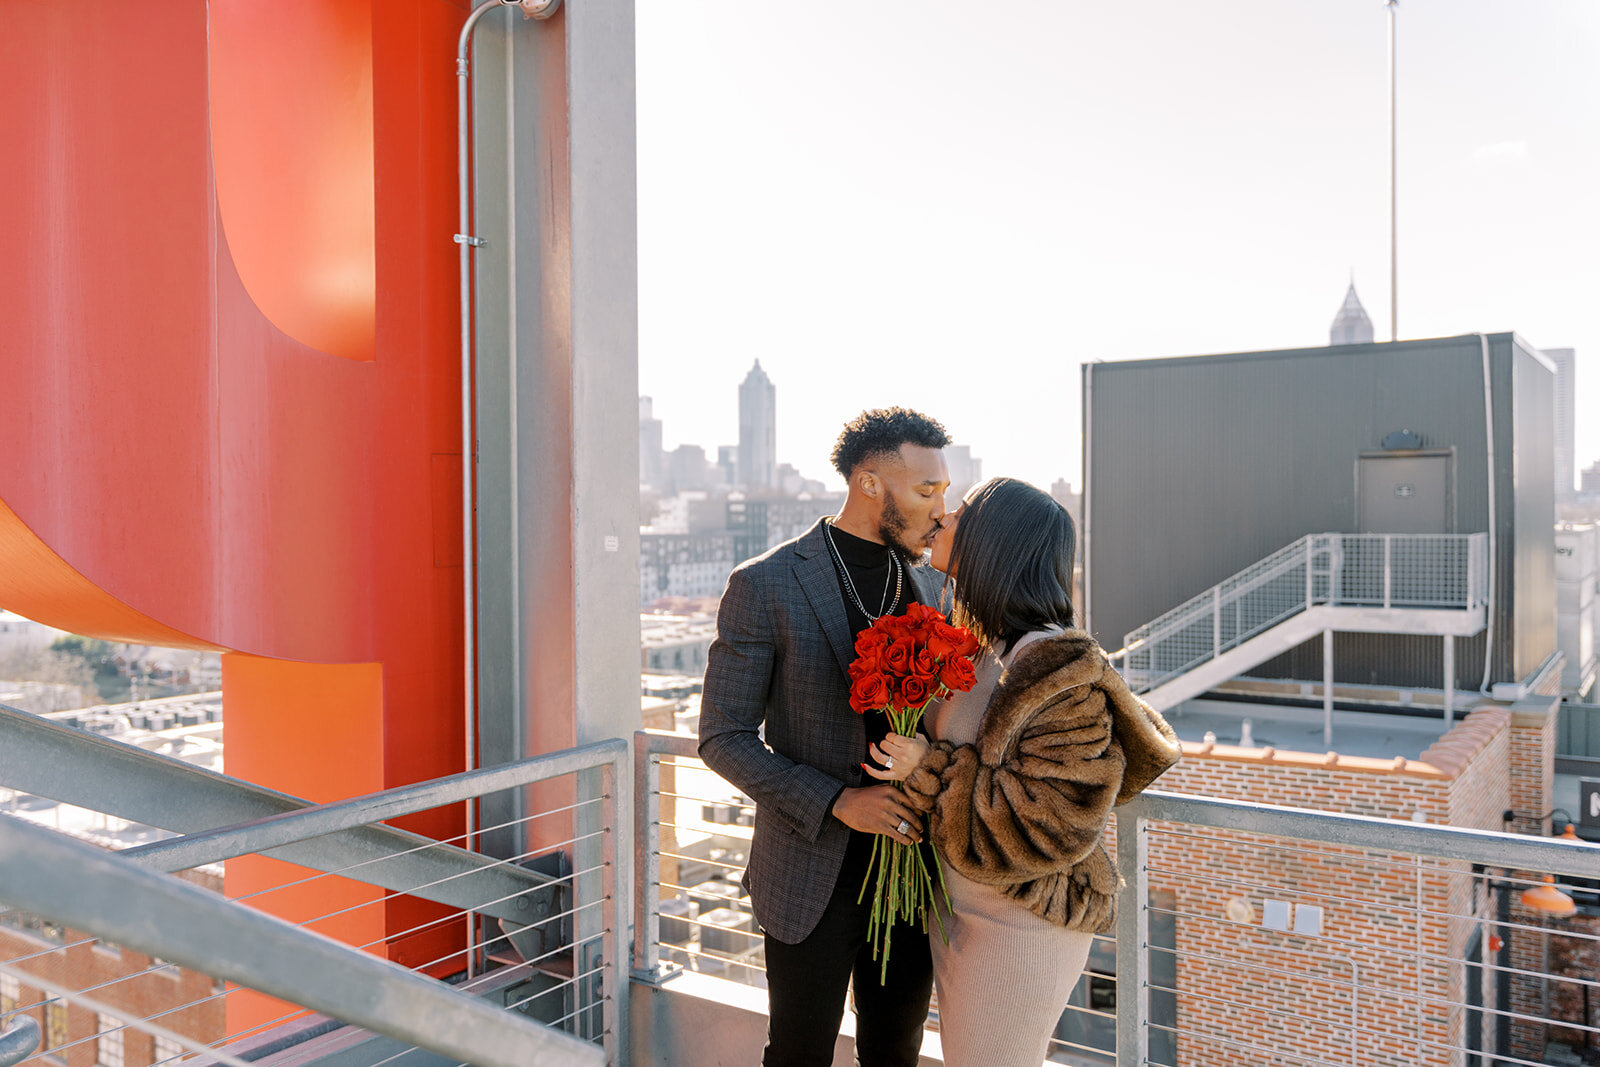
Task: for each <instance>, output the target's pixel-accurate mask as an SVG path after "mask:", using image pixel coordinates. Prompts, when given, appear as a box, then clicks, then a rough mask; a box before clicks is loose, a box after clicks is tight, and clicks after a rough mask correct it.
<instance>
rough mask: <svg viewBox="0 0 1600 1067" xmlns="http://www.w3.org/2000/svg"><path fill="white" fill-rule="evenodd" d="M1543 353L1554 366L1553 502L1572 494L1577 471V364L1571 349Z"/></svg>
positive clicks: (1548, 349) (1549, 350)
mask: <svg viewBox="0 0 1600 1067" xmlns="http://www.w3.org/2000/svg"><path fill="white" fill-rule="evenodd" d="M1544 354H1545V355H1547V356H1549V357H1550V361H1551V362H1552V363H1554V364H1555V365H1556V499H1557V500H1559V499H1561V498H1562V497H1567V496H1571V495H1572V475H1573V473H1574V472H1575V471H1576V469H1577V465H1578V460H1577V441H1576V440H1575V438H1574V432H1575V431H1574V426H1573V423H1574V422H1575V421H1576V420H1577V415H1578V409H1577V394H1576V391H1575V386H1576V384H1577V382H1576V377H1575V375H1576V370H1577V368H1576V363H1577V360H1576V359H1575V357H1574V353H1573V350H1572V349H1570V348H1547V349H1545V350H1544Z"/></svg>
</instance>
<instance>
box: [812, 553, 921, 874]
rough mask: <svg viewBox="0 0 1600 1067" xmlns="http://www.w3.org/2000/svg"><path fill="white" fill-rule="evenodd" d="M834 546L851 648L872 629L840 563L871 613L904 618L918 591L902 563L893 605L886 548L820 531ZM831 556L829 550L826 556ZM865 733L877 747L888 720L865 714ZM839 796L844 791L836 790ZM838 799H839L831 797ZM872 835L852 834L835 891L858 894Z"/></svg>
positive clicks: (892, 574)
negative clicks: (857, 604)
mask: <svg viewBox="0 0 1600 1067" xmlns="http://www.w3.org/2000/svg"><path fill="white" fill-rule="evenodd" d="M824 534H825V536H827V537H828V538H829V539H830V540H831V541H832V542H833V545H834V546H835V547H836V548H837V549H838V552H839V555H838V557H836V558H834V567H833V569H834V574H835V576H836V577H838V579H839V597H840V599H842V600H843V601H844V611H845V615H846V616H847V617H848V618H849V620H850V643H851V644H852V645H854V644H855V640H856V638H857V637H859V636H860V635H861V631H863V630H865V629H866V628H867V627H869V626H871V625H872V620H871V619H869V618H868V617H867V616H866V614H865V613H864V612H862V610H861V609H860V608H859V607H857V606H856V603H855V601H854V600H852V599H851V598H850V593H849V590H847V589H846V588H845V581H844V576H843V575H842V574H839V573H838V572H839V559H843V560H844V565H845V568H846V569H847V570H848V571H849V572H850V581H851V582H853V583H854V584H855V589H856V595H857V596H859V597H860V598H861V602H862V603H863V604H865V605H866V606H867V608H868V609H869V610H870V611H872V613H873V614H874V615H876V614H877V613H878V609H879V607H880V606H882V607H883V609H884V613H885V614H888V615H904V614H905V611H906V605H908V604H910V603H911V602H912V601H914V600H917V599H918V597H917V586H916V583H915V582H913V581H912V580H911V567H910V565H909V564H906V563H904V562H903V561H902V563H901V566H900V572H901V574H902V578H901V582H900V599H899V601H898V602H895V599H894V581H895V568H894V565H893V563H892V561H891V560H890V558H889V551H890V550H889V546H888V545H880V544H879V543H878V542H876V541H868V540H867V539H866V538H864V537H857V536H856V535H855V534H849V533H845V532H844V531H843V530H841V529H839V528H838V527H837V526H835V525H833V523H831V522H830V523H828V526H827V529H826V530H825V531H824ZM829 555H830V556H832V549H830V550H829ZM885 583H888V593H887V594H885V592H884V584H885ZM862 725H864V726H865V727H866V728H867V743H868V744H869V745H870V744H876V743H877V742H879V741H882V740H883V739H884V738H885V737H887V736H889V717H888V716H887V715H885V714H884V713H883V712H881V711H869V712H867V713H866V716H865V720H864V722H863V723H862ZM871 758H872V757H871V756H870V755H868V754H867V752H866V751H864V750H863V751H862V753H861V760H862V762H866V761H868V760H870V759H871ZM862 784H863V785H876V784H877V779H875V778H872V777H870V776H866V777H864V779H863V781H862ZM840 791H841V792H843V790H842V789H841V790H840ZM834 799H835V800H837V799H838V797H837V796H835V797H834ZM873 836H874V835H872V834H865V833H862V832H861V831H859V830H852V831H850V844H849V846H848V847H847V848H846V850H845V856H844V867H843V868H842V869H841V870H840V872H839V881H838V885H839V886H840V887H845V886H848V887H850V889H851V891H852V892H853V891H855V890H857V889H859V888H860V886H861V881H862V879H864V878H865V877H866V875H867V863H868V861H869V860H870V859H871V858H872V838H873Z"/></svg>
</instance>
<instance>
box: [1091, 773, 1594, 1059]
mask: <svg viewBox="0 0 1600 1067" xmlns="http://www.w3.org/2000/svg"><path fill="white" fill-rule="evenodd" d="M1117 854H1118V867H1119V873H1120V874H1121V876H1122V878H1123V880H1124V886H1123V888H1122V890H1121V891H1120V896H1119V900H1118V909H1119V916H1118V929H1117V938H1118V944H1119V951H1118V956H1117V970H1118V977H1117V984H1118V994H1119V996H1118V1001H1117V1007H1118V1012H1117V1014H1118V1059H1117V1063H1118V1065H1119V1067H1124V1065H1138V1067H1145V1065H1156V1067H1171V1065H1175V1064H1177V1063H1179V1062H1203V1063H1206V1064H1208V1065H1211V1064H1216V1065H1219V1067H1233V1065H1240V1067H1242V1065H1246V1064H1248V1065H1250V1067H1257V1065H1262V1064H1285V1065H1300V1064H1307V1065H1320V1064H1337V1065H1341V1067H1342V1065H1347V1064H1360V1065H1383V1067H1389V1065H1394V1067H1399V1065H1402V1064H1404V1065H1407V1067H1410V1065H1415V1064H1439V1065H1441V1067H1444V1065H1460V1064H1464V1063H1467V1064H1470V1063H1476V1064H1479V1065H1481V1067H1487V1065H1488V1064H1490V1063H1494V1064H1505V1065H1508V1067H1509V1065H1524V1064H1526V1065H1529V1067H1532V1065H1536V1064H1545V1063H1547V1062H1554V1061H1551V1060H1547V1058H1546V1055H1547V1052H1546V1042H1547V1040H1548V1039H1549V1037H1550V1035H1551V1034H1552V1033H1560V1034H1562V1035H1563V1036H1565V1037H1566V1038H1568V1039H1569V1040H1570V1041H1571V1042H1573V1043H1574V1044H1575V1045H1576V1046H1577V1047H1579V1048H1583V1049H1587V1048H1591V1047H1596V1048H1600V1026H1597V1025H1596V1018H1595V1015H1594V1014H1593V1012H1592V1010H1591V1007H1590V1002H1591V1000H1593V1001H1594V1002H1595V1004H1596V1005H1600V995H1597V994H1600V982H1597V981H1596V980H1595V975H1594V972H1593V970H1592V968H1589V967H1587V966H1583V965H1581V964H1577V963H1574V962H1572V960H1573V959H1574V958H1582V953H1584V952H1592V951H1593V950H1594V948H1595V947H1596V944H1597V942H1600V935H1597V933H1596V931H1597V930H1600V926H1596V925H1594V924H1591V923H1587V922H1577V923H1567V922H1565V921H1563V920H1551V919H1549V918H1541V917H1540V916H1541V914H1542V913H1540V912H1538V911H1535V910H1533V909H1532V908H1530V906H1529V905H1528V904H1527V903H1526V902H1525V900H1524V897H1523V893H1524V892H1525V891H1527V890H1537V889H1541V888H1549V887H1548V886H1547V883H1546V882H1545V880H1544V876H1545V875H1552V876H1555V877H1556V878H1559V879H1561V880H1562V882H1563V883H1564V885H1563V888H1564V889H1565V890H1566V891H1567V892H1568V893H1572V894H1577V895H1580V896H1582V895H1584V894H1586V893H1592V891H1593V888H1594V886H1595V885H1596V884H1597V883H1596V882H1595V881H1594V880H1595V879H1600V846H1594V845H1588V844H1582V843H1576V842H1568V841H1565V840H1558V839H1550V838H1536V837H1525V836H1519V835H1513V834H1503V833H1498V832H1491V831H1480V830H1467V829H1461V828H1453V827H1448V826H1436V825H1429V824H1426V823H1419V822H1400V821H1395V820H1389V819H1378V818H1369V817H1363V816H1353V815H1340V814H1334V813H1330V812H1324V811H1310V810H1301V809H1294V808H1282V807H1273V806H1269V805H1262V804H1251V803H1246V802H1241V801H1231V800H1214V799H1210V798H1202V797H1194V796H1183V795H1178V794H1169V793H1162V792H1149V793H1146V794H1144V795H1142V796H1140V797H1138V798H1136V799H1135V800H1133V801H1132V802H1130V803H1129V804H1128V805H1126V806H1124V807H1122V808H1119V809H1118V815H1117ZM1158 924H1159V925H1162V926H1166V927H1169V928H1172V929H1175V930H1176V931H1179V933H1178V934H1177V935H1176V936H1166V937H1158V936H1152V935H1153V933H1154V931H1155V929H1156V927H1157V925H1158ZM1562 960H1566V961H1567V962H1565V963H1563V962H1561V961H1562ZM1158 996H1161V997H1165V998H1166V1004H1165V1006H1164V1008H1163V1010H1162V1011H1159V1012H1154V1011H1152V1010H1151V1005H1152V1002H1153V1000H1154V999H1155V998H1156V997H1158ZM1158 1046H1159V1047H1158ZM1574 1055H1578V1053H1574ZM1574 1062H1577V1061H1576V1060H1575V1061H1574Z"/></svg>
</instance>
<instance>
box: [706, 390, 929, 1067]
mask: <svg viewBox="0 0 1600 1067" xmlns="http://www.w3.org/2000/svg"><path fill="white" fill-rule="evenodd" d="M948 443H949V437H948V436H947V435H946V433H945V431H944V427H942V426H940V425H939V424H938V423H937V422H935V421H934V420H932V419H930V418H928V417H927V416H925V415H920V414H918V413H916V412H914V411H907V410H905V409H903V408H886V409H879V410H874V411H866V412H863V413H862V414H861V415H859V416H858V417H856V418H855V419H854V420H852V421H851V422H850V423H849V424H848V425H846V426H845V428H844V431H843V432H842V433H841V434H840V435H839V440H838V442H837V443H836V444H835V446H834V449H833V464H834V467H835V468H837V469H838V471H839V473H840V474H842V475H844V477H845V478H846V479H847V481H848V482H849V490H848V495H847V497H846V499H845V503H844V508H843V509H842V510H841V511H840V512H839V514H838V515H837V516H836V517H835V518H833V519H823V520H821V521H819V522H818V523H817V525H815V526H813V527H812V528H811V529H810V530H809V531H807V532H806V533H804V534H802V535H801V536H800V537H798V538H796V539H795V540H793V541H789V542H786V543H784V544H781V545H778V546H777V547H776V548H773V549H771V550H770V551H768V552H767V553H765V554H764V555H761V556H758V557H756V558H755V559H752V560H750V561H748V562H746V563H744V564H741V565H740V566H739V567H738V569H736V570H735V571H734V572H733V574H732V576H731V577H730V578H729V579H728V588H727V591H726V592H725V593H724V594H723V596H722V604H721V607H720V609H719V611H718V613H717V639H716V641H715V642H713V644H712V645H711V651H710V654H709V658H708V660H707V663H706V677H705V689H704V693H703V695H702V696H701V702H700V755H701V757H702V758H703V759H704V760H705V762H706V764H707V765H708V766H710V767H711V769H712V770H714V771H716V772H717V773H718V774H720V775H722V776H723V777H724V778H726V779H727V780H728V781H730V782H732V783H733V784H734V785H736V786H738V787H739V788H740V789H741V790H742V791H743V792H744V793H745V794H746V795H748V796H750V797H752V798H753V799H754V800H755V801H756V821H755V831H754V838H753V840H752V841H751V848H750V863H749V866H748V869H747V870H746V872H745V886H746V888H747V889H748V890H749V891H750V898H751V901H752V903H753V905H754V908H755V916H756V921H757V922H759V923H760V924H761V926H762V928H763V930H764V931H765V936H766V965H767V991H768V1002H769V1005H770V1011H769V1023H768V1033H767V1047H766V1051H765V1053H764V1055H763V1059H762V1062H763V1063H764V1064H765V1065H766V1067H791V1065H794V1067H826V1065H828V1064H831V1063H832V1062H833V1049H834V1043H835V1041H836V1040H837V1038H838V1034H839V1022H840V1019H841V1018H842V1017H843V1015H844V1003H845V994H846V991H847V989H848V988H849V986H850V984H851V981H852V978H853V979H854V988H855V1009H856V1016H857V1018H856V1061H857V1063H859V1064H860V1065H861V1067H912V1065H914V1064H915V1063H916V1062H917V1058H918V1051H919V1049H920V1048H921V1045H922V1027H923V1025H924V1023H925V1022H926V1019H927V1015H928V999H929V996H930V994H931V992H932V988H933V975H932V965H931V962H930V957H929V953H928V941H927V936H926V935H925V934H924V933H923V932H922V931H921V930H918V929H915V928H913V927H910V926H905V925H902V926H899V927H897V928H896V929H895V932H894V939H893V947H892V950H891V952H890V954H889V973H888V978H887V981H885V982H884V983H882V984H881V985H880V983H879V968H878V965H877V964H876V963H874V962H873V960H872V949H871V947H870V946H869V945H868V943H867V920H868V915H869V906H870V904H871V895H870V894H868V895H867V896H866V897H865V898H864V899H863V900H862V901H861V902H860V903H857V897H858V896H860V894H861V885H862V880H863V879H864V878H865V877H866V874H867V867H868V861H869V859H870V857H871V853H872V843H873V836H874V835H877V834H882V835H884V836H886V837H889V838H892V839H893V840H896V841H900V842H903V843H911V842H916V841H920V840H921V839H922V830H923V826H922V820H921V817H920V816H919V815H918V814H917V813H916V812H915V811H914V810H913V809H912V808H911V806H910V805H909V804H907V803H906V802H905V800H904V798H903V796H902V795H901V793H900V792H899V790H897V789H896V788H894V787H893V786H891V785H884V784H879V783H877V782H875V781H874V780H873V779H871V778H869V777H867V776H866V775H864V774H863V773H862V770H861V765H862V763H863V761H865V760H866V759H867V758H868V755H869V754H868V752H867V745H868V742H869V741H876V740H881V739H882V738H883V737H884V736H885V734H886V732H887V723H886V721H885V716H883V715H879V714H869V715H865V716H863V715H857V714H856V713H855V712H853V711H852V710H851V709H850V702H849V684H850V683H849V677H848V675H847V674H846V671H847V670H848V669H849V666H850V662H851V660H853V659H854V658H855V651H854V644H855V636H856V635H857V634H858V633H860V632H861V631H862V630H864V629H866V628H867V627H868V626H869V625H870V624H871V622H872V620H873V619H875V618H877V617H878V616H880V615H885V614H888V615H899V614H903V613H904V612H905V609H906V606H907V604H909V603H910V602H911V600H912V599H918V600H920V601H922V602H923V603H927V604H937V598H938V590H939V587H940V584H941V581H942V578H939V577H936V576H934V575H933V573H932V572H931V571H929V570H927V569H926V568H921V567H919V564H920V563H921V561H922V557H923V554H924V551H925V550H926V549H927V548H928V547H929V546H930V545H931V544H932V542H933V535H934V534H935V532H937V531H938V529H939V524H940V520H941V519H942V518H943V517H944V510H945V508H944V492H945V490H946V489H947V488H948V487H949V484H950V477H949V474H948V472H947V470H946V467H945V461H944V455H943V453H942V452H941V451H940V449H942V448H943V447H944V446H945V445H947V444H948ZM763 727H764V733H763ZM863 783H865V784H863Z"/></svg>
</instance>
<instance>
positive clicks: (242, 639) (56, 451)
mask: <svg viewBox="0 0 1600 1067" xmlns="http://www.w3.org/2000/svg"><path fill="white" fill-rule="evenodd" d="M463 16H464V11H463V9H462V8H461V7H460V6H459V5H457V4H454V3H449V2H446V0H412V2H402V3H397V4H385V5H373V4H371V3H370V0H280V2H275V3H272V4H262V3H259V2H257V0H210V2H209V3H206V2H202V0H177V2H173V3H164V4H150V5H126V4H123V5H116V4H113V5H100V6H94V7H87V8H86V7H83V6H81V5H80V6H73V5H63V4H45V3H30V4H20V5H15V6H13V7H12V8H10V9H8V11H7V16H6V23H7V25H6V33H5V34H4V35H3V38H4V39H3V41H0V92H3V94H4V99H6V100H7V101H9V102H12V104H11V106H7V107H6V108H4V109H0V144H4V145H6V146H7V152H6V154H7V156H8V161H7V165H6V166H5V167H3V168H0V232H3V233H5V234H7V235H8V240H6V241H4V242H0V606H4V607H7V608H11V609H14V610H16V611H19V612H22V613H23V614H26V615H29V616H31V617H34V618H37V619H40V620H42V621H45V622H48V623H50V624H52V625H55V626H60V627H62V628H64V629H68V630H72V631H75V632H79V633H85V634H91V635H96V636H102V637H106V638H112V639H117V640H125V641H139V642H147V643H153V644H162V645H175V646H182V647H191V648H215V649H221V650H223V651H225V652H226V653H227V654H226V655H225V656H224V657H223V663H224V667H223V677H224V689H225V692H226V701H227V704H226V722H225V730H226V741H227V766H228V771H229V773H230V774H233V775H237V776H239V777H242V778H245V779H248V780H251V781H255V782H260V783H262V784H264V785H268V786H272V787H274V788H278V789H283V790H286V791H289V792H293V793H296V794H299V795H302V796H306V797H309V798H312V799H315V800H331V799H335V798H340V797H345V796H350V795H356V794H360V793H364V792H368V791H373V790H377V789H382V788H386V787H390V786H394V785H399V784H402V783H406V782H410V781H416V780H419V779H423V778H427V777H433V776H437V775H440V774H446V773H451V772H453V771H458V770H460V769H461V767H462V766H463V738H462V733H463V731H462V728H461V719H462V715H461V712H460V710H459V708H460V703H461V700H462V684H461V679H460V674H461V669H460V666H459V665H460V662H461V640H462V636H461V623H460V613H461V584H462V583H461V573H460V569H459V568H460V566H461V536H460V526H459V515H460V500H459V492H460V488H461V463H460V454H459V453H460V445H459V441H460V414H459V396H460V384H459V370H458V360H459V347H458V343H457V338H458V330H459V320H458V311H457V308H458V294H457V290H456V280H455V269H456V268H455V255H456V249H455V246H454V245H452V244H451V243H450V240H449V234H450V233H451V232H452V229H453V224H452V220H453V217H454V211H455V196H454V188H455V186H454V175H455V114H454V93H455V84H454V83H455V79H454V77H453V74H454V66H453V56H454V50H455V35H456V33H457V31H458V30H459V28H460V25H461V22H462V19H463ZM459 825H460V816H459V813H458V812H457V813H441V814H438V815H435V816H433V817H431V818H430V819H424V820H422V821H421V823H420V824H419V828H422V829H425V830H427V831H428V832H432V833H435V834H437V835H438V836H445V835H447V834H449V833H456V832H459ZM277 877H279V875H278V873H277V872H276V871H273V870H270V869H269V868H268V867H266V866H265V865H257V866H251V865H248V864H243V863H230V864H229V866H228V885H229V891H230V895H231V894H235V893H238V892H245V891H249V890H251V889H252V888H259V887H260V886H262V885H265V884H267V883H268V882H270V881H272V880H274V879H275V878H277ZM323 884H324V886H325V885H326V883H323ZM352 892H354V890H352ZM360 892H365V891H364V890H361V891H360ZM365 899H376V898H373V897H372V896H371V895H370V894H368V897H367V898H365ZM317 903H318V904H319V905H325V904H326V903H327V901H326V900H319V901H318V902H317ZM266 906H268V907H269V908H272V909H273V910H279V908H280V905H278V904H274V903H272V902H271V901H270V900H269V901H268V902H267V905H266ZM297 906H298V905H293V904H290V903H287V902H286V903H283V904H282V905H281V907H282V909H283V910H284V913H292V912H293V911H294V910H295V908H296V907H297ZM418 907H419V906H418V905H416V904H415V903H414V902H409V901H402V902H396V901H384V902H380V903H377V904H374V905H373V906H371V907H367V908H362V909H360V910H359V911H358V912H356V913H353V916H352V917H351V919H350V920H349V922H347V923H344V924H343V925H339V924H335V927H334V928H332V929H329V928H323V927H319V929H324V931H325V932H329V933H332V934H334V935H335V936H340V937H344V938H348V939H352V940H354V939H359V940H360V941H362V942H366V941H370V940H373V939H374V938H384V937H389V936H392V935H394V934H396V933H398V932H399V931H403V930H406V929H408V928H410V927H413V926H415V925H416V924H417V923H418V921H420V920H419V919H418V915H425V914H427V913H426V912H421V911H418V910H417V909H418ZM321 910H323V911H326V910H332V909H331V907H322V908H321ZM446 933H449V932H448V931H447V932H445V933H441V931H440V930H439V929H434V930H432V931H430V932H429V933H428V934H427V935H426V936H421V935H419V936H416V937H411V938H397V939H395V940H394V941H392V942H391V943H389V944H388V945H387V946H386V947H387V949H388V951H389V954H390V955H391V957H392V958H395V959H396V960H398V961H400V962H406V963H413V964H415V963H421V962H423V961H424V960H427V959H432V958H435V957H437V956H439V955H440V945H441V944H442V943H445V942H448V941H449V937H447V936H445V934H446ZM451 936H455V937H457V938H459V929H457V930H455V931H454V932H453V935H451ZM441 939H443V940H441ZM455 943H457V944H459V941H457V942H455Z"/></svg>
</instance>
